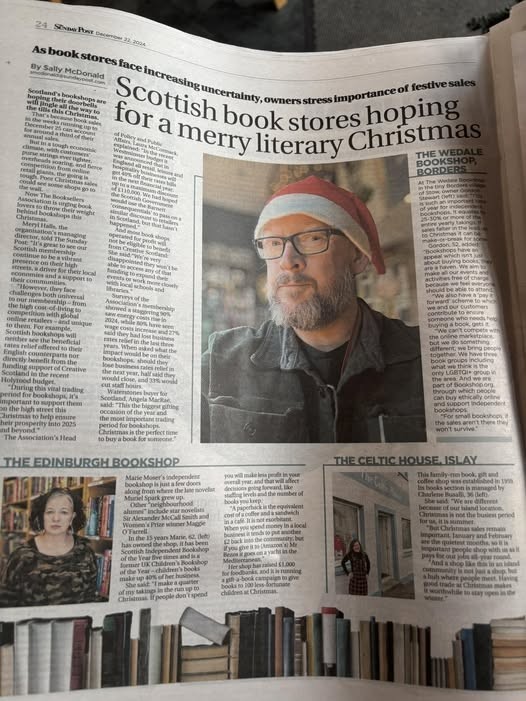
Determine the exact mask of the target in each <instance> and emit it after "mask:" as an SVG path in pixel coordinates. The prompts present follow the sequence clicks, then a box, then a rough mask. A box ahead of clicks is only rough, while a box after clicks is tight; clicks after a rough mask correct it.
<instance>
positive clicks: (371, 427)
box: [201, 176, 426, 443]
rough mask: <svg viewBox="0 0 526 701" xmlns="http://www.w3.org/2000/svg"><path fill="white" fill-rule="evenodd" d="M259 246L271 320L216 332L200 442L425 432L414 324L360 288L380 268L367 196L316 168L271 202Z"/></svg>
mask: <svg viewBox="0 0 526 701" xmlns="http://www.w3.org/2000/svg"><path fill="white" fill-rule="evenodd" d="M254 245H255V247H256V251H257V253H258V255H259V257H260V258H261V259H263V260H264V261H265V262H266V266H267V294H268V299H269V306H270V314H271V320H269V321H267V322H265V323H264V324H263V325H262V326H261V327H260V328H259V329H253V328H249V327H241V328H236V329H230V330H228V331H222V332H218V333H216V334H213V335H212V336H211V337H210V340H209V347H208V350H207V351H206V353H205V354H204V355H203V374H202V426H201V441H202V442H214V443H290V442H293V443H335V442H340V443H342V442H343V443H370V442H394V441H396V442H414V441H425V440H426V429H425V407H424V396H423V388H422V368H421V357H420V341H419V332H418V328H417V327H409V326H406V325H405V324H404V323H403V322H401V321H399V320H397V319H389V318H387V317H385V316H383V315H382V314H379V313H378V312H375V311H373V310H372V309H371V308H370V307H369V306H368V305H367V304H366V303H365V302H364V301H363V300H362V299H359V298H358V297H357V295H356V287H355V277H356V276H357V275H359V274H360V273H361V272H363V271H364V270H365V268H366V267H367V265H368V264H369V262H370V261H371V262H372V264H373V265H374V267H375V268H376V271H377V272H378V274H382V273H384V272H385V265H384V261H383V256H382V251H381V248H380V243H379V239H378V232H377V230H376V225H375V223H374V220H373V218H372V215H371V213H370V212H369V210H368V209H367V207H366V205H365V204H364V203H363V202H362V201H361V200H360V199H359V198H358V197H357V196H356V195H355V194H354V193H352V192H350V191H348V190H345V189H343V188H340V187H338V186H337V185H334V184H333V183H330V182H328V181H325V180H322V179H320V178H318V177H315V176H310V177H308V178H306V179H304V180H300V181H298V182H295V183H292V184H290V185H287V186H286V187H284V188H282V189H280V190H278V191H277V192H276V193H274V195H273V196H272V197H271V198H270V199H269V200H268V202H267V203H266V204H265V206H264V208H263V210H262V212H261V214H260V217H259V220H258V223H257V225H256V229H255V232H254Z"/></svg>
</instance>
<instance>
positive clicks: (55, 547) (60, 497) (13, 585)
mask: <svg viewBox="0 0 526 701" xmlns="http://www.w3.org/2000/svg"><path fill="white" fill-rule="evenodd" d="M115 485H116V481H115V477H5V478H4V480H3V488H2V521H1V531H0V606H2V607H6V606H52V605H53V606H54V605H59V604H83V603H96V602H103V601H107V600H108V598H109V594H110V581H111V553H112V542H113V524H114V520H115Z"/></svg>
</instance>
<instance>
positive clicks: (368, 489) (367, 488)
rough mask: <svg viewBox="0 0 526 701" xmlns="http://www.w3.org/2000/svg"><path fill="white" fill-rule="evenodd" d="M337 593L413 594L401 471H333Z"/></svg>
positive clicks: (408, 524) (408, 518)
mask: <svg viewBox="0 0 526 701" xmlns="http://www.w3.org/2000/svg"><path fill="white" fill-rule="evenodd" d="M332 489H333V492H332V493H333V494H337V495H338V496H334V497H333V503H332V512H333V513H332V516H333V522H334V569H335V591H336V594H350V595H353V596H386V597H394V598H397V599H414V598H415V588H414V576H413V546H412V538H411V510H410V504H409V485H408V478H407V473H405V472H382V473H379V472H335V473H333V476H332Z"/></svg>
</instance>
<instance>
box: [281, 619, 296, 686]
mask: <svg viewBox="0 0 526 701" xmlns="http://www.w3.org/2000/svg"><path fill="white" fill-rule="evenodd" d="M283 676H284V677H293V676H294V618H292V617H291V616H286V617H285V618H284V619H283Z"/></svg>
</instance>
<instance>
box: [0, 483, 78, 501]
mask: <svg viewBox="0 0 526 701" xmlns="http://www.w3.org/2000/svg"><path fill="white" fill-rule="evenodd" d="M82 482H83V478H82V477H8V478H6V479H5V480H4V504H12V503H16V502H20V501H25V500H27V499H28V498H29V497H36V496H38V495H39V494H44V493H45V492H48V491H49V490H50V489H53V488H54V487H62V488H68V489H76V488H78V487H82Z"/></svg>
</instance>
